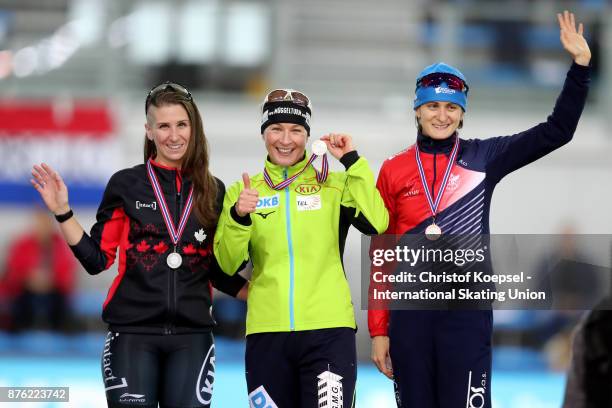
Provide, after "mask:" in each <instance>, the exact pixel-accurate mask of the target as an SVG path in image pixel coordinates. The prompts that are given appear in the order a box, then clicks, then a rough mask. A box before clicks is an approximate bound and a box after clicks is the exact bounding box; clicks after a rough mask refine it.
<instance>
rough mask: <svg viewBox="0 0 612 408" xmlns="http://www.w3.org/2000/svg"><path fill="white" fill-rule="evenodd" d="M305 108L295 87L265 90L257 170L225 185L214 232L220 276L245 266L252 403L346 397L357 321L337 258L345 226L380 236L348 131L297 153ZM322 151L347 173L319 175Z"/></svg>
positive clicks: (381, 215)
mask: <svg viewBox="0 0 612 408" xmlns="http://www.w3.org/2000/svg"><path fill="white" fill-rule="evenodd" d="M311 113H312V111H311V103H310V100H309V99H308V97H307V96H305V95H304V94H303V93H302V92H299V91H295V90H291V89H277V90H274V91H272V92H270V93H269V94H268V95H267V96H266V98H265V99H264V103H263V106H262V122H261V123H262V124H261V134H262V137H263V141H264V143H265V146H266V150H267V152H268V157H267V159H266V161H265V167H264V171H263V172H262V173H259V174H257V175H255V176H253V177H249V176H248V175H247V174H246V173H245V174H243V181H242V182H237V183H235V184H234V185H232V186H231V187H230V188H229V189H228V190H227V192H226V195H225V200H224V204H223V212H222V214H221V217H220V219H219V225H218V227H217V232H216V235H215V242H214V251H215V255H216V257H217V259H218V261H219V264H220V265H221V267H222V269H223V270H224V271H225V272H226V273H230V274H231V273H234V271H236V269H237V268H236V266H239V265H240V264H242V263H243V262H246V261H248V260H249V259H250V260H251V261H252V263H253V276H252V279H251V282H250V287H249V298H248V313H247V347H246V378H247V386H248V390H249V399H250V403H251V406H255V407H260V406H261V407H281V408H284V407H291V408H293V407H309V408H310V407H318V406H321V405H320V404H322V403H324V402H326V401H327V402H328V405H326V406H331V403H332V402H334V403H338V402H342V404H343V406H345V407H350V406H352V405H353V403H354V389H355V380H356V351H355V328H356V325H355V317H354V312H353V305H352V302H351V295H350V289H349V286H348V282H347V280H346V277H345V271H344V268H343V263H342V254H343V251H344V244H345V240H346V235H347V233H348V229H349V227H350V225H354V226H355V227H356V228H357V229H358V230H359V231H361V232H362V233H364V234H379V233H382V232H383V231H385V229H386V228H387V224H388V213H387V210H386V209H385V206H384V203H383V201H382V199H381V197H380V194H379V193H378V191H377V190H376V187H375V184H374V176H373V174H372V171H371V169H370V167H369V165H368V163H367V161H366V160H365V159H364V158H363V157H360V156H359V155H358V154H357V151H356V150H355V149H354V147H353V143H352V138H351V137H350V136H349V135H344V134H328V135H326V136H323V137H322V138H321V140H320V141H315V142H314V143H313V149H312V150H313V151H314V152H315V153H317V154H313V155H310V156H309V155H307V154H306V142H307V141H308V137H309V136H310V116H311ZM326 150H329V152H330V153H331V154H332V155H333V156H334V157H335V158H336V159H338V160H339V161H340V162H341V163H342V164H343V165H344V166H345V168H346V171H344V172H329V171H328V166H327V157H326V155H325V154H324V153H325V151H326ZM320 155H322V156H323V165H322V170H321V171H318V170H317V169H316V168H315V167H314V165H312V164H313V160H314V159H316V158H317V156H320Z"/></svg>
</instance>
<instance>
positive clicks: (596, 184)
mask: <svg viewBox="0 0 612 408" xmlns="http://www.w3.org/2000/svg"><path fill="white" fill-rule="evenodd" d="M563 9H569V10H572V11H574V12H575V13H576V16H577V20H579V21H582V22H584V23H585V31H586V37H587V39H588V41H589V44H590V46H591V49H592V51H593V61H592V63H593V73H594V81H593V84H592V91H591V94H590V99H589V103H588V105H587V107H586V110H585V113H584V115H583V117H582V120H581V123H580V125H579V127H578V130H577V132H576V135H575V138H574V140H573V141H572V142H571V143H570V144H569V145H568V146H566V147H564V148H562V149H561V150H560V151H557V152H554V153H553V154H551V155H549V156H547V157H546V158H544V159H542V160H540V161H538V162H537V163H534V164H532V165H531V166H529V167H527V168H525V169H522V170H520V171H518V172H516V173H514V174H512V175H510V176H509V177H508V178H507V179H506V180H504V182H502V183H501V184H500V186H499V188H498V191H497V193H496V196H495V199H494V200H493V207H492V215H491V231H492V232H493V233H504V234H551V235H552V234H560V233H570V231H571V233H573V234H609V232H610V229H611V227H612V213H611V212H610V211H609V210H608V208H609V205H610V202H611V201H612V192H611V190H610V188H609V186H610V179H611V177H612V161H611V160H610V154H611V153H612V138H611V136H610V130H609V122H608V121H609V118H610V115H611V114H612V108H611V106H612V6H611V5H610V4H609V2H608V1H607V0H582V1H578V0H576V1H554V0H543V1H535V0H532V1H529V0H506V1H502V0H487V1H485V0H481V1H477V0H455V1H451V0H447V1H442V0H438V1H434V0H428V1H425V0H379V1H376V2H372V1H367V0H309V1H296V0H288V1H281V0H276V1H275V0H172V1H170V0H167V1H164V0H151V1H144V0H0V163H2V165H1V166H0V225H2V234H1V235H0V282H1V281H2V280H3V279H6V277H7V276H9V273H10V270H9V269H10V268H11V267H12V266H11V264H10V262H9V258H10V256H11V251H12V250H14V246H13V244H14V242H15V240H16V239H18V237H20V236H21V235H22V234H24V233H26V232H28V231H31V230H33V229H36V230H37V231H39V230H40V229H41V228H42V229H44V228H45V227H44V226H42V227H41V225H44V221H41V220H40V217H38V216H35V214H36V213H37V211H38V210H39V209H40V207H39V205H40V203H39V201H38V199H37V194H36V192H35V191H34V189H33V188H31V187H30V185H29V181H28V180H29V174H30V169H31V166H32V164H33V163H39V162H41V161H46V162H48V163H49V164H51V165H52V166H54V167H55V168H57V169H59V170H60V172H61V173H62V174H63V175H64V177H65V179H66V180H67V181H68V183H69V187H70V192H71V203H72V205H73V207H74V208H75V211H76V213H77V214H78V215H79V219H80V220H81V222H82V223H83V224H84V227H85V229H86V230H87V229H89V227H90V226H91V224H92V223H93V221H94V216H95V210H96V207H97V204H98V202H99V200H100V198H101V194H102V191H103V188H104V185H105V183H106V181H107V180H108V178H109V177H110V175H111V174H112V173H113V172H115V171H116V170H118V169H120V168H123V167H128V166H132V165H135V164H137V163H140V162H142V143H143V135H144V128H143V124H144V121H145V118H144V112H143V107H144V99H145V96H146V94H147V92H148V90H149V89H150V87H151V86H153V85H155V84H157V83H158V82H161V81H164V80H171V81H176V82H179V83H181V84H184V85H186V86H187V87H188V88H189V89H190V90H191V91H192V93H193V94H194V97H195V99H196V102H197V103H198V105H199V107H200V110H201V112H202V115H203V119H204V127H205V132H206V134H207V137H208V138H209V142H210V145H211V151H212V170H213V173H214V174H215V175H216V176H218V177H219V178H221V179H222V180H223V181H224V182H225V183H226V184H230V183H232V182H233V181H235V180H238V179H239V178H240V175H241V173H242V172H244V171H246V172H249V173H251V174H253V173H256V172H259V171H260V170H261V168H262V164H263V158H264V155H265V148H264V145H263V143H262V141H261V137H260V135H259V110H258V109H259V103H260V100H261V98H262V97H263V95H264V93H265V91H266V90H267V89H269V88H272V87H292V88H297V89H301V90H303V91H304V92H305V93H306V94H308V95H309V96H310V97H311V98H312V100H313V101H314V109H313V126H312V134H313V139H316V138H317V137H318V136H321V135H322V134H323V133H326V132H330V131H334V132H346V133H350V134H352V135H353V138H354V141H355V144H356V146H357V148H358V150H359V152H360V153H361V154H362V155H364V156H366V157H367V158H368V159H369V161H370V164H371V166H372V168H373V170H374V171H375V172H376V173H377V172H378V169H379V168H380V165H381V163H382V161H383V160H384V159H385V158H386V157H388V156H390V155H391V154H393V153H395V152H398V151H400V150H402V149H403V148H405V147H406V146H408V145H409V144H411V143H413V141H414V140H415V134H416V129H415V125H414V115H413V111H412V97H413V92H414V85H415V83H414V78H415V76H416V74H417V72H418V71H420V69H421V68H422V67H424V66H425V65H428V64H430V63H433V62H435V61H439V60H442V61H445V62H447V63H450V64H453V65H455V66H457V67H459V68H460V69H462V71H463V72H464V73H465V75H466V77H467V78H468V83H469V85H470V94H469V107H468V112H467V114H466V119H465V127H464V129H463V130H462V131H461V135H462V136H463V137H467V138H487V137H490V136H495V135H507V134H512V133H516V132H518V131H521V130H524V129H527V128H528V127H531V126H533V125H535V124H537V123H538V122H541V121H544V120H545V119H546V117H547V115H548V114H549V113H550V111H551V110H552V107H553V104H554V101H555V99H556V96H557V94H558V92H559V91H560V86H561V85H562V83H563V80H564V78H565V73H566V71H567V69H568V67H569V65H570V58H569V57H568V56H567V55H566V54H565V53H564V51H563V50H562V47H561V45H560V43H559V34H558V25H557V21H556V16H555V14H556V13H557V12H560V11H562V10H563ZM334 167H335V168H336V169H340V167H341V166H340V165H339V164H338V163H334ZM41 223H42V224H41ZM359 251H360V239H359V234H357V233H356V232H355V231H353V232H351V233H350V234H349V238H348V242H347V247H346V251H345V257H344V259H345V266H346V270H347V276H348V278H349V281H350V283H351V287H352V290H353V297H354V304H355V305H356V313H357V317H358V322H359V327H360V330H359V332H358V342H359V343H358V350H359V354H360V358H361V363H360V366H359V375H358V387H357V395H358V406H361V407H393V406H395V405H394V400H393V388H392V384H391V382H390V381H388V380H386V379H385V378H384V377H383V376H382V375H380V374H378V372H377V371H376V370H375V369H374V367H373V365H372V363H371V362H370V361H369V353H370V341H369V337H368V334H367V322H366V312H365V311H364V310H360V309H359V305H360V303H361V302H360V293H361V280H360V264H359V259H360V256H359ZM603 256H604V258H606V259H607V260H608V261H607V262H609V255H608V254H603ZM26 257H27V256H26ZM604 266H609V263H608V264H606V265H604ZM115 274H116V269H115V270H109V271H106V272H105V273H103V274H101V275H98V276H95V277H91V276H88V275H87V274H86V273H85V272H84V271H83V270H82V269H81V268H80V266H79V267H77V268H76V269H75V271H74V279H75V282H74V285H72V284H68V285H67V289H66V293H67V296H68V299H69V302H68V304H69V309H70V310H71V313H70V317H69V318H66V319H63V321H62V322H60V323H59V324H58V325H55V326H54V325H52V324H50V322H49V321H48V319H47V318H44V317H40V318H39V317H37V316H34V319H33V322H32V325H31V327H23V328H19V329H16V324H15V323H16V322H15V316H14V313H13V311H12V309H11V307H10V302H9V301H8V300H9V298H10V293H9V292H10V291H9V290H8V289H6V288H5V291H4V292H0V296H1V297H0V327H1V331H0V386H27V385H37V386H42V385H48V386H52V385H54V386H69V387H70V396H71V402H70V404H69V406H71V407H103V406H105V400H104V395H103V388H102V384H101V375H100V369H99V357H100V353H101V351H102V347H103V335H104V326H103V324H102V323H101V320H100V317H99V316H100V311H101V304H102V302H103V300H104V298H105V296H106V290H107V288H108V287H109V286H110V283H111V281H112V279H113V278H114V276H115ZM215 310H216V313H217V317H218V320H219V323H220V326H219V328H218V330H217V334H216V339H217V341H218V349H217V359H218V365H217V375H216V380H215V394H214V399H213V401H214V405H215V406H217V407H236V406H245V405H246V404H247V399H246V386H245V384H244V376H243V371H244V367H243V347H244V346H243V340H242V336H243V330H244V324H243V319H244V305H243V304H240V303H237V302H235V301H234V300H232V299H228V298H225V297H223V296H217V298H216V308H215ZM579 317H580V314H579V313H571V314H569V315H567V316H562V318H561V319H560V318H559V313H556V312H546V311H531V312H527V311H511V312H509V311H504V312H496V323H495V324H496V334H495V352H494V370H493V399H494V406H495V408H517V407H521V408H525V407H538V408H539V407H541V408H548V407H558V406H560V404H561V400H562V396H563V389H564V384H565V370H566V369H567V366H568V362H569V338H570V334H571V331H572V328H573V326H574V325H575V323H576V322H577V320H578V318H579ZM559 321H561V322H562V324H557V322H559ZM17 323H19V322H17ZM18 406H19V407H26V406H30V405H28V404H19V405H18ZM36 406H37V407H39V406H40V407H42V406H44V404H40V403H38V404H37V405H36ZM49 406H52V405H51V404H50V405H49ZM57 406H66V405H65V404H63V405H62V404H58V405H57Z"/></svg>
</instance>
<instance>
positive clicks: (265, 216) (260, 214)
mask: <svg viewBox="0 0 612 408" xmlns="http://www.w3.org/2000/svg"><path fill="white" fill-rule="evenodd" d="M275 212H276V211H270V212H269V213H255V214H257V215H259V216H261V218H263V219H264V220H265V219H266V218H268V215H270V214H273V213H275Z"/></svg>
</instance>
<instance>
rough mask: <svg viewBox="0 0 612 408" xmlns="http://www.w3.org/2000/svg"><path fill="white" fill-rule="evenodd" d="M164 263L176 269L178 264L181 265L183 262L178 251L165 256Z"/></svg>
mask: <svg viewBox="0 0 612 408" xmlns="http://www.w3.org/2000/svg"><path fill="white" fill-rule="evenodd" d="M166 263H167V264H168V266H169V267H171V268H172V269H176V268H178V267H179V266H181V264H182V263H183V258H182V257H181V254H179V253H178V252H172V253H171V254H170V255H168V257H167V258H166Z"/></svg>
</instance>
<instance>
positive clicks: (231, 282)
mask: <svg viewBox="0 0 612 408" xmlns="http://www.w3.org/2000/svg"><path fill="white" fill-rule="evenodd" d="M243 267H244V264H243V265H241V267H240V268H239V270H240V269H242V268H243ZM210 282H211V283H212V285H213V286H214V287H215V289H217V290H220V291H221V292H223V293H226V294H228V295H230V296H233V297H236V295H237V294H238V292H240V289H242V287H243V286H244V285H245V284H246V283H247V282H248V281H247V280H246V279H245V278H243V277H242V275H240V274H239V273H235V274H234V275H231V276H230V275H228V274H226V273H223V271H222V270H221V267H220V266H219V263H218V262H217V260H216V259H215V258H214V257H213V261H212V263H211V265H210Z"/></svg>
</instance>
